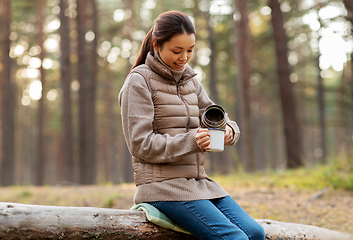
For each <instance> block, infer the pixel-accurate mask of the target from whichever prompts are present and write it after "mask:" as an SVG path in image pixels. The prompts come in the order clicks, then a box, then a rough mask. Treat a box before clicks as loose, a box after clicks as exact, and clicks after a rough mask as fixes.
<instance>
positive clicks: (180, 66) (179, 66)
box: [174, 63, 185, 68]
mask: <svg viewBox="0 0 353 240" xmlns="http://www.w3.org/2000/svg"><path fill="white" fill-rule="evenodd" d="M174 64H175V65H176V66H177V67H178V68H182V67H184V65H185V63H183V64H178V63H174Z"/></svg>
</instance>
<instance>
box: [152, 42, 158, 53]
mask: <svg viewBox="0 0 353 240" xmlns="http://www.w3.org/2000/svg"><path fill="white" fill-rule="evenodd" d="M152 45H153V48H154V49H155V50H156V51H157V52H158V51H159V47H158V44H157V41H156V40H153V41H152Z"/></svg>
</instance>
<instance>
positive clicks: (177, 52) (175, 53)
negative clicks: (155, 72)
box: [173, 51, 181, 54]
mask: <svg viewBox="0 0 353 240" xmlns="http://www.w3.org/2000/svg"><path fill="white" fill-rule="evenodd" d="M173 53H175V54H180V53H181V52H175V51H173Z"/></svg>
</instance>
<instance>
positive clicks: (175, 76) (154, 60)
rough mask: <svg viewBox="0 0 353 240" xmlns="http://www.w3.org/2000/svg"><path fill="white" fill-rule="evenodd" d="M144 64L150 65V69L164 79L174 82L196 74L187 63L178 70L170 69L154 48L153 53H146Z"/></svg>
mask: <svg viewBox="0 0 353 240" xmlns="http://www.w3.org/2000/svg"><path fill="white" fill-rule="evenodd" d="M146 64H147V65H148V66H150V67H151V68H152V70H153V71H154V72H155V73H157V74H158V75H160V76H162V77H163V78H165V79H168V80H172V81H174V82H175V83H178V82H179V81H185V80H188V79H190V78H192V77H194V76H196V73H195V72H194V70H193V69H192V68H191V67H190V66H189V65H188V64H185V66H184V68H183V69H182V70H180V71H177V70H174V69H172V68H171V67H169V66H168V65H167V64H166V63H164V61H163V60H162V59H161V58H160V56H159V54H158V52H157V51H155V50H154V54H153V55H152V54H151V52H149V53H148V54H147V57H146Z"/></svg>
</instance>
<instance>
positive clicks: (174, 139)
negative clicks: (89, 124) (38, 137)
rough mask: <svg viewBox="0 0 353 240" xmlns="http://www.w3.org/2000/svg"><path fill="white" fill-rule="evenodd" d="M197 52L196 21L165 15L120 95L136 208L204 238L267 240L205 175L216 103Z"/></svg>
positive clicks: (233, 133)
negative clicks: (195, 64) (209, 113)
mask: <svg viewBox="0 0 353 240" xmlns="http://www.w3.org/2000/svg"><path fill="white" fill-rule="evenodd" d="M194 47H195V27H194V25H193V23H192V21H190V19H189V17H188V16H187V15H186V14H184V13H181V12H178V11H169V12H165V13H163V14H161V15H160V16H159V17H158V18H157V19H156V20H155V21H154V24H153V27H152V28H151V30H150V31H149V33H148V34H147V36H146V37H145V39H144V41H143V43H142V46H141V49H140V53H139V56H138V58H137V60H136V63H135V64H134V66H133V67H132V70H131V72H130V74H129V75H128V76H127V78H126V80H125V83H124V86H123V87H122V89H121V92H120V94H119V102H120V106H121V112H122V124H123V131H124V136H125V140H126V143H127V146H128V148H129V151H130V153H131V155H132V165H133V170H134V178H135V184H136V186H137V188H136V193H135V197H134V202H135V204H138V203H143V202H144V203H149V204H151V205H152V206H154V207H156V208H157V209H159V210H160V211H161V212H163V213H164V214H165V215H167V216H168V217H169V218H170V219H171V220H172V221H173V222H174V223H175V224H177V225H178V226H180V227H182V228H184V229H185V230H187V231H189V232H190V233H191V234H193V235H194V236H196V237H197V238H199V239H233V240H235V239H237V240H238V239H239V240H240V239H253V240H255V239H256V240H260V239H261V240H263V239H265V234H264V230H263V228H262V227H261V226H260V225H259V224H258V223H257V222H256V221H255V220H254V219H252V218H251V217H250V216H249V215H248V214H247V213H246V212H245V211H244V210H243V209H242V208H241V207H240V206H239V205H238V204H237V203H236V202H235V201H234V200H233V199H232V198H231V197H230V196H229V195H228V193H227V192H226V191H225V190H223V188H222V187H221V186H220V185H219V184H218V183H216V182H215V181H214V180H212V179H210V178H209V177H208V176H207V175H206V173H205V170H204V167H203V164H204V162H205V157H204V151H207V150H209V149H210V141H209V133H208V130H207V129H204V128H200V116H201V115H202V113H203V111H204V110H205V108H206V107H207V106H209V105H211V104H213V102H212V101H211V100H210V99H209V97H208V96H207V93H206V92H205V90H204V89H203V87H202V85H201V83H200V82H199V81H198V80H196V78H195V75H196V74H195V72H194V71H193V70H192V69H191V67H190V66H189V65H188V64H187V62H188V61H189V60H190V58H191V57H192V55H193V50H194ZM239 134H240V133H239V129H238V126H237V124H236V123H235V122H233V121H230V120H229V119H228V117H227V125H226V132H225V137H224V144H225V145H234V144H235V142H236V141H237V140H238V138H239Z"/></svg>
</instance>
